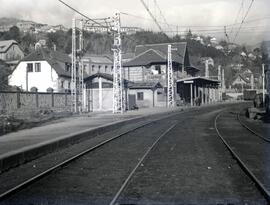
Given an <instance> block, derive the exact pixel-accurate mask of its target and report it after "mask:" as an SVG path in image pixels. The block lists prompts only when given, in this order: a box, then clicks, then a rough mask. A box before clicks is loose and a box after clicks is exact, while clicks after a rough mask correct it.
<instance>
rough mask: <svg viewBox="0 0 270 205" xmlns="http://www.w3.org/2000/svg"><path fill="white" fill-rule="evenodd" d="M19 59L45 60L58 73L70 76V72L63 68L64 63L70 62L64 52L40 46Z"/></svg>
mask: <svg viewBox="0 0 270 205" xmlns="http://www.w3.org/2000/svg"><path fill="white" fill-rule="evenodd" d="M21 61H47V62H48V63H49V64H50V65H51V66H52V68H54V70H55V71H56V73H57V74H58V75H60V76H66V77H71V72H70V71H66V69H65V63H71V58H70V57H69V56H68V55H67V54H65V53H61V52H58V51H52V50H49V49H44V48H41V49H38V50H35V51H34V52H32V53H30V54H29V55H28V56H26V57H25V58H24V59H22V60H21Z"/></svg>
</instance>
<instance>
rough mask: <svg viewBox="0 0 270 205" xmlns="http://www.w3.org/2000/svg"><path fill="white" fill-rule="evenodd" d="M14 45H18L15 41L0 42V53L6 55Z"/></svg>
mask: <svg viewBox="0 0 270 205" xmlns="http://www.w3.org/2000/svg"><path fill="white" fill-rule="evenodd" d="M12 44H18V43H17V42H16V41H14V40H7V41H0V53H5V52H6V51H7V50H8V49H9V47H10V46H11V45H12Z"/></svg>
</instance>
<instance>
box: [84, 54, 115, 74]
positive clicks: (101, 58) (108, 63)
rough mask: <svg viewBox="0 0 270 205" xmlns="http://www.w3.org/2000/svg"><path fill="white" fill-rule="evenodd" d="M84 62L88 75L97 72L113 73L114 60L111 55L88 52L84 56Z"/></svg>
mask: <svg viewBox="0 0 270 205" xmlns="http://www.w3.org/2000/svg"><path fill="white" fill-rule="evenodd" d="M82 62H83V66H84V70H85V72H86V73H87V74H88V75H93V74H96V73H106V74H113V60H112V57H111V56H109V55H91V54H86V55H84V56H83V57H82Z"/></svg>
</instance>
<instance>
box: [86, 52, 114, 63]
mask: <svg viewBox="0 0 270 205" xmlns="http://www.w3.org/2000/svg"><path fill="white" fill-rule="evenodd" d="M85 59H87V60H89V61H90V63H94V64H112V63H113V62H112V60H111V58H110V57H109V56H107V55H91V54H86V55H84V56H83V60H85Z"/></svg>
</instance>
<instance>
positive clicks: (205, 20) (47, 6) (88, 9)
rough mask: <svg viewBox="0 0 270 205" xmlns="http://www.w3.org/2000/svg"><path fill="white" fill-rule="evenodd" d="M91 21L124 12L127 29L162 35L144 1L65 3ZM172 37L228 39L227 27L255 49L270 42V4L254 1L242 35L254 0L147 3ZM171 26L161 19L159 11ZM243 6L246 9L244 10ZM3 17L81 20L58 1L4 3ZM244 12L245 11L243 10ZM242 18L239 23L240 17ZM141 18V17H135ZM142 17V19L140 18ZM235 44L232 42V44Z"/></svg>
mask: <svg viewBox="0 0 270 205" xmlns="http://www.w3.org/2000/svg"><path fill="white" fill-rule="evenodd" d="M63 1H65V2H66V3H67V4H69V5H71V6H72V7H74V8H76V9H77V10H79V11H80V12H82V13H84V14H85V15H87V16H88V17H90V18H103V17H111V16H113V15H114V13H115V12H117V11H120V12H124V13H127V14H129V15H122V16H121V23H122V25H123V26H137V27H142V28H144V29H146V30H153V31H158V27H157V26H156V25H155V24H154V22H153V21H152V20H150V19H151V17H150V16H149V14H148V13H147V11H146V9H145V8H144V7H143V4H142V3H141V0H92V1H90V0H63ZM144 1H145V3H146V4H147V5H148V6H149V8H150V10H151V11H152V13H153V14H154V15H155V16H156V18H157V20H158V21H159V22H160V24H161V26H162V28H163V30H164V31H168V34H171V33H173V34H176V32H177V31H178V33H179V34H183V33H184V32H185V31H186V30H188V29H191V31H194V32H196V33H199V34H204V35H211V36H215V37H217V38H218V39H221V38H225V35H224V26H227V27H226V31H227V34H228V35H229V38H230V39H232V40H233V39H234V38H235V37H236V39H235V42H237V43H246V44H248V45H253V44H256V43H259V42H260V41H262V40H270V34H269V33H270V0H254V3H253V5H252V7H251V9H250V12H249V13H248V16H247V18H246V20H245V22H249V23H245V24H243V25H242V28H241V30H240V32H239V35H236V33H237V31H238V30H239V26H240V25H239V24H238V25H236V26H235V27H232V26H228V25H231V24H234V23H235V22H237V23H239V22H241V21H242V20H243V17H244V16H245V14H246V12H247V10H248V7H249V5H250V3H251V1H252V0H144ZM155 1H156V2H157V4H158V7H159V8H160V10H161V11H162V14H163V16H164V17H165V19H166V21H167V22H168V24H170V26H169V27H168V26H167V25H166V24H165V23H164V20H163V19H162V18H161V15H159V11H158V7H157V6H155V4H154V2H155ZM242 3H243V6H242V7H241V5H242ZM0 5H1V7H0V17H15V18H19V19H24V20H33V21H35V22H38V23H45V24H50V25H57V24H63V25H65V26H67V27H70V26H71V20H72V18H73V17H79V16H78V15H76V13H75V12H74V11H72V10H70V9H69V8H68V7H66V6H64V5H63V4H61V3H60V2H59V1H58V0H0ZM240 8H242V9H240ZM239 11H240V12H239ZM237 14H239V15H238V20H237V21H235V20H236V17H237ZM134 16H137V17H134ZM139 17H140V18H139ZM232 40H231V41H232Z"/></svg>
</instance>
